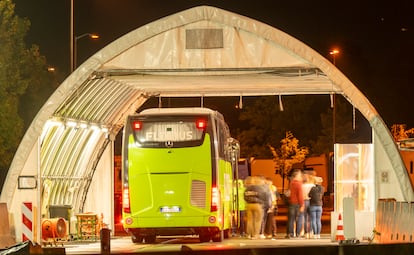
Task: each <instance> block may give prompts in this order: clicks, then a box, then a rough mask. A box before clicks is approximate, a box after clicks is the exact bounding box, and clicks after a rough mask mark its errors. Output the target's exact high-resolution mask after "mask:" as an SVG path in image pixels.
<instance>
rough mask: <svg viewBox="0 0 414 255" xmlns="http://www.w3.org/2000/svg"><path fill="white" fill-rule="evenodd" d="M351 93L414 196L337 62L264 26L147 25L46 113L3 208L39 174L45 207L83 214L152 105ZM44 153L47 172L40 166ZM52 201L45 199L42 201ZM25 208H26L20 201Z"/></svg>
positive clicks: (63, 91)
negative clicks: (129, 119)
mask: <svg viewBox="0 0 414 255" xmlns="http://www.w3.org/2000/svg"><path fill="white" fill-rule="evenodd" d="M292 94H342V95H343V96H344V97H346V98H347V99H348V100H349V102H350V103H351V104H352V105H353V106H354V107H355V108H357V109H358V110H359V111H360V112H361V113H362V114H363V116H364V117H365V118H366V119H367V120H368V121H369V122H370V123H371V126H372V128H373V130H374V131H375V133H376V134H378V136H379V137H380V143H381V144H383V146H384V147H385V150H386V152H387V154H388V155H389V157H392V160H391V164H392V168H393V169H394V171H395V172H396V173H397V176H400V177H401V178H400V179H399V182H400V183H399V185H400V189H401V190H403V194H404V199H406V200H413V198H414V196H413V192H412V188H411V185H410V183H409V179H408V176H407V173H406V172H405V167H404V164H403V162H402V160H401V158H400V157H399V154H398V150H397V147H396V146H395V144H394V143H393V140H392V138H391V136H390V134H389V131H388V129H387V128H386V126H385V125H384V123H383V121H382V120H381V118H380V116H379V115H378V113H377V112H376V110H375V108H374V107H373V106H372V105H371V103H370V102H369V101H368V100H367V98H366V97H365V96H364V95H363V94H362V93H361V92H360V91H359V90H358V89H357V88H356V86H355V85H353V84H352V82H351V81H349V80H348V79H347V78H346V77H345V76H344V75H343V74H342V73H341V72H340V71H339V70H338V69H337V68H336V67H335V66H334V65H332V63H330V62H329V61H328V60H327V59H325V58H323V57H322V56H320V55H319V54H318V53H317V52H315V51H314V50H313V49H311V48H310V47H308V46H306V45H305V44H303V43H302V42H300V41H298V40H297V39H295V38H293V37H291V36H290V35H288V34H286V33H284V32H282V31H280V30H278V29H275V28H273V27H270V26H268V25H266V24H263V23H261V22H259V21H256V20H253V19H250V18H247V17H244V16H241V15H238V14H235V13H231V12H227V11H225V10H221V9H218V8H215V7H210V6H200V7H195V8H191V9H188V10H185V11H182V12H179V13H176V14H173V15H171V16H167V17H165V18H162V19H160V20H157V21H154V22H152V23H149V24H147V25H145V26H142V27H140V28H138V29H136V30H134V31H132V32H130V33H128V34H126V35H124V36H122V37H121V38H119V39H117V40H116V41H114V42H113V43H111V44H109V45H108V46H106V47H105V48H104V49H102V50H100V51H99V52H97V53H96V54H95V55H93V56H92V57H91V58H89V59H88V60H87V61H86V62H84V63H83V64H82V65H81V66H80V67H79V68H77V69H76V70H75V71H74V72H73V73H72V74H71V75H70V76H69V77H68V78H67V79H66V80H65V81H64V82H63V83H62V84H61V85H60V86H59V88H58V89H57V90H56V91H55V93H54V94H53V95H52V96H51V97H50V98H49V100H48V101H47V102H46V103H45V105H44V106H43V107H42V109H41V111H40V112H39V114H38V115H37V116H36V118H35V119H34V120H33V122H32V124H31V126H30V128H29V129H28V131H27V133H26V134H25V136H24V138H23V140H22V142H21V144H20V146H19V148H18V151H17V153H16V155H15V158H14V160H13V162H12V165H11V168H10V170H9V173H8V176H7V181H6V183H5V185H4V188H3V192H2V194H1V200H2V201H6V202H7V203H9V204H12V203H13V201H14V196H15V194H16V193H17V188H16V187H17V183H16V182H17V177H18V176H19V175H22V174H24V173H28V172H30V171H31V173H32V174H34V175H36V174H37V170H36V169H37V168H40V170H39V171H38V172H39V174H40V176H41V177H42V180H43V187H42V188H43V190H47V191H48V192H47V197H42V201H43V204H70V205H72V208H73V209H74V211H82V210H83V208H84V203H85V199H86V196H87V193H88V188H89V187H90V183H91V180H92V177H93V175H94V173H95V171H96V168H97V165H98V164H99V161H100V159H101V157H102V154H103V151H104V150H105V148H107V146H108V144H109V143H110V141H112V140H113V139H114V137H115V136H116V134H117V133H118V132H119V131H120V130H121V128H122V126H123V122H124V119H125V117H126V116H127V115H129V114H132V113H134V112H135V111H137V109H139V107H140V106H141V105H142V104H143V103H144V102H145V101H146V100H147V99H148V98H149V97H153V96H156V97H209V96H253V95H292ZM37 147H39V148H40V149H39V160H40V162H38V163H37V164H38V165H33V162H34V160H33V159H31V156H30V155H33V151H34V150H35V148H37ZM43 196H44V194H43ZM16 203H17V202H16Z"/></svg>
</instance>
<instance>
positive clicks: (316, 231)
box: [309, 177, 324, 239]
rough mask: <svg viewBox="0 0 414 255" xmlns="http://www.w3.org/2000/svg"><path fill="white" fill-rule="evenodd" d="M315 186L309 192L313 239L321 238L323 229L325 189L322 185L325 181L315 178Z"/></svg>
mask: <svg viewBox="0 0 414 255" xmlns="http://www.w3.org/2000/svg"><path fill="white" fill-rule="evenodd" d="M314 180H315V186H314V187H312V188H311V190H310V191H309V197H310V202H309V204H310V207H309V211H310V216H311V217H310V218H311V227H312V231H313V238H318V239H319V238H321V229H322V220H321V218H322V205H323V193H324V188H323V186H322V185H321V183H322V182H323V179H322V178H321V177H315V178H314Z"/></svg>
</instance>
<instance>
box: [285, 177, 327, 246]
mask: <svg viewBox="0 0 414 255" xmlns="http://www.w3.org/2000/svg"><path fill="white" fill-rule="evenodd" d="M322 181H323V180H322V178H321V177H318V176H314V175H312V174H304V173H303V172H302V171H301V170H299V169H295V170H293V172H292V174H291V179H290V184H289V190H288V191H289V192H287V193H286V196H287V198H288V203H289V206H288V208H289V209H288V228H287V237H288V238H298V237H302V238H310V237H311V235H313V238H320V235H321V229H322V221H321V218H322V205H323V194H324V188H323V186H322V185H321V183H322ZM302 233H303V234H302Z"/></svg>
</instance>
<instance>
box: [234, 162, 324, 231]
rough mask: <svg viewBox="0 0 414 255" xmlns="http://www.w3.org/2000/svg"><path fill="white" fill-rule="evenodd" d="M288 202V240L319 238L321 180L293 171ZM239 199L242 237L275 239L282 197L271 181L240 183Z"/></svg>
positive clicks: (256, 178)
mask: <svg viewBox="0 0 414 255" xmlns="http://www.w3.org/2000/svg"><path fill="white" fill-rule="evenodd" d="M289 180H290V182H289V189H288V191H289V192H286V193H285V196H286V198H287V202H288V224H287V230H286V234H287V237H288V238H296V237H307V238H310V237H311V236H313V238H320V234H321V228H322V223H321V217H322V202H323V194H324V188H323V186H322V185H321V183H322V181H323V180H322V178H321V177H318V176H314V175H311V174H307V173H303V172H302V171H301V170H293V171H292V173H291V175H290V179H289ZM237 193H238V198H239V211H240V227H239V233H240V234H241V236H246V237H247V238H250V239H265V238H267V239H275V238H276V233H277V224H276V219H275V216H276V215H277V212H278V207H277V201H278V199H280V195H279V193H278V191H277V188H276V186H275V185H273V182H272V180H271V179H270V178H265V177H263V176H249V177H247V178H246V179H245V180H244V182H243V181H242V180H239V183H238V192H237Z"/></svg>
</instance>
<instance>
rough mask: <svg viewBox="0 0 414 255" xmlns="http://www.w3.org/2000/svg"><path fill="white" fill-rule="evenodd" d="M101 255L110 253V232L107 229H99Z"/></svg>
mask: <svg viewBox="0 0 414 255" xmlns="http://www.w3.org/2000/svg"><path fill="white" fill-rule="evenodd" d="M100 236H101V254H110V253H111V230H110V229H109V228H102V229H101V233H100Z"/></svg>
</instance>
